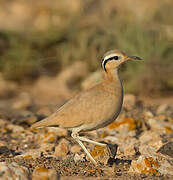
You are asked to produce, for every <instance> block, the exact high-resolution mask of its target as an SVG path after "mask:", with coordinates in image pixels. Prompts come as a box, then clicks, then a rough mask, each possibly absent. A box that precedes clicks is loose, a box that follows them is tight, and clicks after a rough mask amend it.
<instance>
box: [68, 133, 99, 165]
mask: <svg viewBox="0 0 173 180" xmlns="http://www.w3.org/2000/svg"><path fill="white" fill-rule="evenodd" d="M71 136H72V138H74V139H75V140H76V141H77V142H78V143H79V145H80V146H81V148H82V149H83V150H84V151H85V153H86V154H87V156H88V157H89V158H90V160H91V161H92V162H93V163H94V164H95V165H96V164H97V163H96V161H95V160H94V158H93V157H92V156H91V154H90V153H89V152H88V150H87V149H86V147H85V146H84V145H83V143H82V142H81V141H80V139H79V138H80V137H79V136H78V133H76V132H72V134H71Z"/></svg>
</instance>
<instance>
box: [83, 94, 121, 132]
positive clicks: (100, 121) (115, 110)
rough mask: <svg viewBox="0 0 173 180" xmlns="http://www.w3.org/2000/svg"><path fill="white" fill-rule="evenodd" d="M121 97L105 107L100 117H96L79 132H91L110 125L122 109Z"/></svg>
mask: <svg viewBox="0 0 173 180" xmlns="http://www.w3.org/2000/svg"><path fill="white" fill-rule="evenodd" d="M122 102H123V101H122V97H121V96H120V97H119V98H118V99H117V98H116V100H115V101H112V103H110V104H109V105H107V106H106V105H105V107H104V108H103V111H102V113H101V115H100V117H97V118H96V119H95V121H94V122H92V123H88V124H87V125H86V126H85V127H83V129H82V130H81V131H92V130H96V129H99V128H103V127H105V126H107V125H109V124H110V123H112V122H113V121H114V120H115V119H116V118H117V117H118V115H119V114H120V111H121V107H122Z"/></svg>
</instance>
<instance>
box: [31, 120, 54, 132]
mask: <svg viewBox="0 0 173 180" xmlns="http://www.w3.org/2000/svg"><path fill="white" fill-rule="evenodd" d="M51 126H54V127H56V126H57V125H55V123H54V121H52V119H51V118H49V117H48V118H45V119H43V120H41V121H38V122H36V123H34V124H33V125H32V126H31V129H36V128H43V127H51Z"/></svg>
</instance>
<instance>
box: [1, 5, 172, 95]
mask: <svg viewBox="0 0 173 180" xmlns="http://www.w3.org/2000/svg"><path fill="white" fill-rule="evenodd" d="M89 2H92V1H89ZM102 3H103V1H102ZM104 4H105V3H104ZM89 5H90V6H89ZM89 5H88V4H85V6H84V7H83V8H81V10H80V11H79V12H77V13H75V14H74V15H70V16H68V17H66V19H65V23H64V24H61V25H52V24H50V27H49V28H48V29H47V30H46V31H43V32H38V31H31V30H28V31H26V32H17V31H16V32H15V31H2V30H1V31H0V71H1V72H2V73H3V75H4V77H5V78H6V79H9V80H15V81H18V82H22V81H24V80H33V79H36V78H37V77H39V76H40V75H42V72H44V73H46V74H47V75H55V74H56V73H58V72H59V71H60V70H62V69H63V68H64V67H66V66H68V65H70V64H72V63H73V62H74V61H77V60H80V61H85V62H86V63H87V64H88V67H89V69H90V71H95V70H97V69H98V68H100V59H101V56H102V55H103V54H104V53H105V52H106V51H108V50H111V49H116V48H118V49H121V50H123V51H124V52H126V53H127V54H129V55H138V56H140V57H142V58H143V59H144V61H143V62H142V63H141V62H140V63H139V62H129V63H126V64H125V65H123V67H122V70H121V73H122V78H123V80H124V81H125V82H126V83H125V89H126V91H127V92H133V93H140V92H145V93H156V92H159V93H162V92H163V93H167V92H168V91H172V90H173V78H172V73H173V37H171V36H170V33H168V32H170V31H168V30H171V32H173V24H172V17H173V11H172V9H171V6H170V4H168V5H164V6H162V5H160V8H158V9H157V10H156V11H155V13H153V14H152V15H150V14H148V15H147V14H146V17H148V18H145V19H143V20H140V18H137V17H136V16H137V14H135V13H132V12H130V11H128V10H126V11H122V12H121V11H120V10H117V9H116V8H112V9H111V8H110V6H109V9H108V8H105V7H104V6H103V5H102V6H101V5H100V6H98V7H97V6H92V4H89Z"/></svg>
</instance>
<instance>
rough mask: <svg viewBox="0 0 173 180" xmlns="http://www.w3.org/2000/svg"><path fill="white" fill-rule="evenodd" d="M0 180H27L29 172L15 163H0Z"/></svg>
mask: <svg viewBox="0 0 173 180" xmlns="http://www.w3.org/2000/svg"><path fill="white" fill-rule="evenodd" d="M0 179H6V180H11V179H22V180H28V179H29V170H28V169H27V168H26V167H23V166H21V165H20V166H19V165H18V164H17V163H15V162H12V163H7V162H0Z"/></svg>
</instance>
